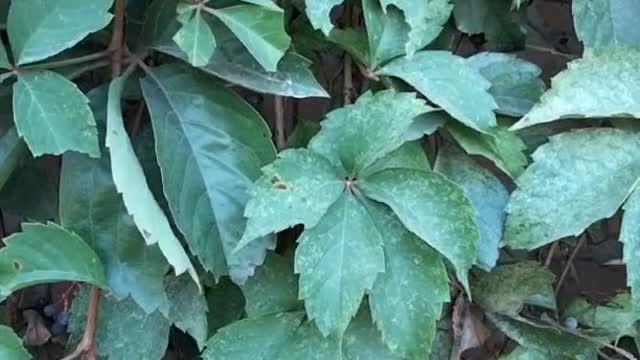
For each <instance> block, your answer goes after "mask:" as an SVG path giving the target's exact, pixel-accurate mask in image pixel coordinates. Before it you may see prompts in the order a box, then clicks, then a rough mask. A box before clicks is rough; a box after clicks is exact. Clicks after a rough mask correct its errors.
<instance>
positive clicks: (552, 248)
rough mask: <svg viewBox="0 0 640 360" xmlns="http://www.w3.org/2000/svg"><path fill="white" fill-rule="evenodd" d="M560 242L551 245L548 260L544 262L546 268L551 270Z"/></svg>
mask: <svg viewBox="0 0 640 360" xmlns="http://www.w3.org/2000/svg"><path fill="white" fill-rule="evenodd" d="M558 243H559V242H558V241H555V242H554V243H553V244H551V248H549V253H548V254H547V258H546V260H545V261H544V267H546V268H549V265H551V260H553V255H554V254H555V252H556V250H558V246H559V245H558Z"/></svg>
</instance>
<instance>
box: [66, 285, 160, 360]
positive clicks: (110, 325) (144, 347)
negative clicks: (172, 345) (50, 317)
mask: <svg viewBox="0 0 640 360" xmlns="http://www.w3.org/2000/svg"><path fill="white" fill-rule="evenodd" d="M88 306H89V287H81V288H80V291H79V292H78V294H77V295H76V297H75V298H74V300H73V304H72V306H71V310H70V313H71V316H70V318H69V332H70V333H71V337H70V338H69V344H70V345H72V344H73V345H75V344H77V343H78V342H79V341H80V339H81V338H82V333H83V332H84V327H85V324H86V321H87V308H88ZM98 314H99V316H98V324H97V326H96V353H97V355H98V356H99V357H100V358H106V357H108V358H109V359H114V360H115V359H140V360H159V359H162V357H163V356H164V354H165V352H166V350H167V345H168V342H169V330H170V327H171V324H170V323H169V321H167V319H166V318H165V317H164V316H163V315H162V314H160V312H158V311H154V312H152V313H151V314H147V313H146V312H145V311H144V310H142V309H141V308H140V307H139V306H138V305H137V304H136V302H135V301H133V300H132V299H131V298H126V299H124V300H117V299H116V298H114V297H113V296H110V295H105V293H104V292H102V293H101V295H100V303H99V308H98ZM123 334H126V336H123Z"/></svg>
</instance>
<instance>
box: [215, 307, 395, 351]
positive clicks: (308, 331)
mask: <svg viewBox="0 0 640 360" xmlns="http://www.w3.org/2000/svg"><path fill="white" fill-rule="evenodd" d="M365 309H366V308H365ZM303 315H304V312H298V313H281V314H276V315H268V316H265V317H260V318H256V319H244V320H240V321H238V322H235V323H233V324H231V325H229V326H227V327H225V328H224V329H222V330H221V331H220V332H219V333H218V334H217V335H215V336H214V337H212V338H211V339H209V341H208V343H207V350H205V352H204V353H203V358H204V359H205V360H213V359H216V360H226V359H229V360H231V359H232V360H269V359H281V360H299V359H312V360H324V359H344V360H359V359H371V360H400V357H399V356H396V355H394V354H392V353H391V351H389V349H388V348H387V347H386V346H385V345H384V343H383V342H382V338H381V336H380V332H379V331H378V330H377V329H376V328H375V327H374V326H373V324H372V322H371V318H370V316H369V314H368V312H367V311H363V310H361V311H360V312H359V313H358V315H357V316H356V317H355V318H354V319H353V321H352V322H351V324H350V325H349V328H348V329H347V332H346V334H345V337H344V340H343V341H342V345H341V344H340V342H338V341H336V340H335V339H333V338H330V337H329V338H325V337H324V336H322V334H321V333H320V331H318V328H317V327H316V326H315V325H314V324H313V323H312V322H305V323H303V324H301V322H302V318H303Z"/></svg>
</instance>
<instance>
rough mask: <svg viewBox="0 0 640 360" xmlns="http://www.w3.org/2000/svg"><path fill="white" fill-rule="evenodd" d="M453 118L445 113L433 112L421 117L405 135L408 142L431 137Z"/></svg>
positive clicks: (414, 121)
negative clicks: (427, 136) (426, 136)
mask: <svg viewBox="0 0 640 360" xmlns="http://www.w3.org/2000/svg"><path fill="white" fill-rule="evenodd" d="M449 119H451V116H449V114H447V113H446V112H444V111H431V112H428V113H426V114H422V115H419V116H418V117H416V118H415V119H413V122H412V123H411V125H410V126H409V129H408V130H407V133H406V134H405V137H406V140H407V141H414V140H418V139H421V138H422V137H424V136H425V135H431V134H433V133H434V132H436V130H438V128H440V127H441V126H442V125H444V124H445V123H446V122H447V120H449Z"/></svg>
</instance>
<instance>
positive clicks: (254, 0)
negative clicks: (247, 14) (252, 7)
mask: <svg viewBox="0 0 640 360" xmlns="http://www.w3.org/2000/svg"><path fill="white" fill-rule="evenodd" d="M242 1H244V2H246V3H250V4H256V5H260V6H264V7H266V8H267V9H269V10H274V11H283V10H282V9H281V8H280V7H279V6H278V5H276V4H275V3H274V2H273V1H272V0H242Z"/></svg>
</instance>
